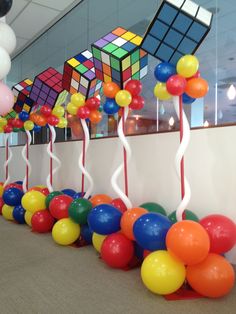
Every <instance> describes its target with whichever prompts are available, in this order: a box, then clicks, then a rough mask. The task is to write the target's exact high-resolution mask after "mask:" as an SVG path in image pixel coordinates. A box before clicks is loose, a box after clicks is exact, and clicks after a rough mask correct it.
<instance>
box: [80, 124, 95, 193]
mask: <svg viewBox="0 0 236 314" xmlns="http://www.w3.org/2000/svg"><path fill="white" fill-rule="evenodd" d="M80 121H81V125H82V128H83V131H84V139H85V155H86V152H87V150H88V147H89V143H90V137H89V129H88V125H87V123H86V121H85V119H80ZM79 168H80V170H81V171H82V173H83V174H84V176H85V177H86V178H87V179H88V181H89V187H88V189H87V192H86V193H85V195H84V198H89V196H90V195H91V194H92V191H93V187H94V182H93V178H92V177H91V175H90V174H89V173H88V171H87V169H86V168H85V167H84V166H83V152H82V153H81V154H80V156H79Z"/></svg>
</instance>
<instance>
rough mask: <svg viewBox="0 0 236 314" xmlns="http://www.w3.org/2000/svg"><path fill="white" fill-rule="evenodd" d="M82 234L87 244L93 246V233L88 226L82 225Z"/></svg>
mask: <svg viewBox="0 0 236 314" xmlns="http://www.w3.org/2000/svg"><path fill="white" fill-rule="evenodd" d="M80 234H81V237H82V239H84V240H85V242H87V244H92V237H93V232H92V230H91V229H90V228H89V226H88V225H82V226H81V233H80Z"/></svg>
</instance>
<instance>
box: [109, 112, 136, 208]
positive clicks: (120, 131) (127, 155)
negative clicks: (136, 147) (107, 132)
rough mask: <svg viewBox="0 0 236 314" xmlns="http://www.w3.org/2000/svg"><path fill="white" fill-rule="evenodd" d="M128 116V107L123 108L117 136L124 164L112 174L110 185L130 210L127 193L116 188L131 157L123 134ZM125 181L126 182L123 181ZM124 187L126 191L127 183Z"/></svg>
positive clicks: (130, 205)
mask: <svg viewBox="0 0 236 314" xmlns="http://www.w3.org/2000/svg"><path fill="white" fill-rule="evenodd" d="M128 114H129V107H125V108H124V116H123V119H122V118H121V119H120V122H119V124H118V129H117V132H118V136H119V139H120V141H121V142H122V145H123V147H124V162H122V163H121V164H120V165H119V167H118V168H117V169H116V170H115V172H114V174H113V175H112V177H111V185H112V188H113V190H114V191H115V192H116V193H117V195H118V196H119V197H120V198H121V200H122V201H123V202H124V204H125V205H126V207H127V208H128V209H129V208H132V207H133V206H132V203H131V201H130V199H129V197H128V195H127V194H128V193H127V194H125V193H124V192H123V191H122V190H121V188H120V187H119V186H118V183H117V180H118V177H119V175H120V174H121V172H122V171H124V170H125V172H126V174H127V163H129V161H130V159H131V157H132V151H131V147H130V145H129V143H128V141H127V139H126V136H125V134H124V126H125V122H126V120H127V117H128ZM125 177H126V178H127V176H126V175H125ZM125 181H127V180H125ZM125 186H126V190H128V189H127V182H125Z"/></svg>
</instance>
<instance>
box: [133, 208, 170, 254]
mask: <svg viewBox="0 0 236 314" xmlns="http://www.w3.org/2000/svg"><path fill="white" fill-rule="evenodd" d="M171 226H172V223H171V221H170V220H169V219H168V218H167V217H166V216H163V215H161V214H158V213H148V214H144V215H143V216H141V217H140V218H138V219H137V220H136V222H135V224H134V229H133V231H134V237H135V239H136V241H137V243H138V244H139V245H140V246H141V247H142V248H144V249H146V250H149V251H156V250H165V249H166V234H167V232H168V230H169V229H170V227H171Z"/></svg>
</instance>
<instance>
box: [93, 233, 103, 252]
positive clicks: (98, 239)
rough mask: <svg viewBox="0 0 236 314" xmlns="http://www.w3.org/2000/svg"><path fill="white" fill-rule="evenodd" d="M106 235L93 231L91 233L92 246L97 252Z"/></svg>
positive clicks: (99, 250)
mask: <svg viewBox="0 0 236 314" xmlns="http://www.w3.org/2000/svg"><path fill="white" fill-rule="evenodd" d="M106 237H107V236H106V235H102V234H98V233H95V232H94V233H93V236H92V242H93V247H94V248H95V250H96V251H98V252H99V253H100V252H101V248H102V244H103V241H104V240H105V239H106Z"/></svg>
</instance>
